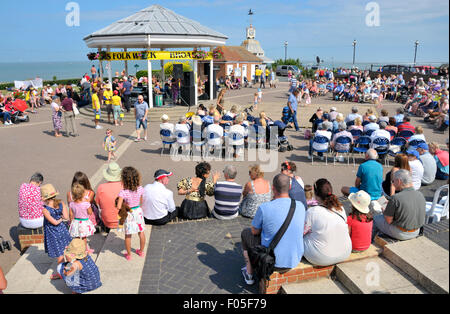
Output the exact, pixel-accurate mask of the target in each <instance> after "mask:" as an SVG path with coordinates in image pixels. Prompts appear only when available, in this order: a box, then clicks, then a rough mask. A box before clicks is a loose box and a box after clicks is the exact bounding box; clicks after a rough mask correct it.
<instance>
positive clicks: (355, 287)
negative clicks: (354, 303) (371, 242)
mask: <svg viewBox="0 0 450 314" xmlns="http://www.w3.org/2000/svg"><path fill="white" fill-rule="evenodd" d="M335 276H336V279H337V280H339V282H340V283H341V284H342V285H343V286H344V287H345V288H346V289H348V290H349V291H350V293H352V294H403V293H404V294H424V293H427V291H426V290H425V289H424V288H423V287H421V286H420V285H419V283H418V282H417V281H415V280H413V279H412V278H410V277H409V276H408V275H406V274H405V273H403V272H402V271H401V270H400V269H399V268H397V267H395V266H394V265H393V264H391V263H390V262H388V261H386V260H385V259H383V258H380V257H373V258H370V259H364V260H359V261H355V262H351V263H344V264H339V265H337V266H336V268H335Z"/></svg>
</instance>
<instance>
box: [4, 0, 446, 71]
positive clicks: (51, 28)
mask: <svg viewBox="0 0 450 314" xmlns="http://www.w3.org/2000/svg"><path fill="white" fill-rule="evenodd" d="M68 2H70V1H66V0H64V1H61V0H41V1H29V0H26V1H25V0H16V1H2V15H1V16H2V17H1V19H0V27H1V29H2V30H3V32H2V48H3V49H1V50H0V62H25V61H84V60H87V58H86V54H87V53H88V52H90V50H89V49H88V48H87V47H86V45H85V44H84V42H83V40H82V39H83V38H84V37H85V36H87V35H89V34H90V33H92V32H94V31H97V30H99V29H101V28H103V27H105V26H108V25H109V24H111V23H113V22H115V21H117V20H119V19H122V18H124V17H127V16H130V15H132V14H133V13H136V12H137V11H139V10H141V9H143V8H145V7H148V6H151V5H153V4H160V5H162V6H163V7H166V8H168V9H171V10H173V11H175V12H176V13H178V14H180V15H183V16H185V17H187V18H190V19H193V20H196V21H198V22H199V23H201V24H203V25H205V26H208V27H210V28H212V29H215V30H217V31H219V32H221V33H223V34H225V35H227V36H228V37H229V40H228V42H227V44H228V45H240V44H241V42H242V41H243V40H244V39H245V27H246V26H247V25H248V24H249V17H248V15H247V12H248V10H249V9H250V8H251V9H252V10H253V11H255V15H254V16H253V24H254V26H255V27H256V31H257V34H256V36H257V38H256V39H257V40H259V41H260V42H261V44H262V47H263V49H264V50H265V51H266V55H267V56H268V57H270V58H272V59H277V58H284V41H286V40H287V41H288V42H289V48H288V55H289V57H293V58H300V59H301V60H308V61H310V60H313V59H314V58H315V56H320V57H321V58H322V59H324V60H325V61H326V62H331V60H332V58H333V60H334V61H340V62H351V60H352V53H353V47H352V42H353V40H354V39H357V41H358V45H357V62H381V63H382V62H388V61H389V62H412V61H413V58H414V42H415V41H416V40H419V42H420V45H419V49H418V56H417V59H418V62H441V61H448V59H449V58H448V55H449V39H448V37H449V2H448V0H433V1H424V0H395V1H392V0H379V1H375V2H376V3H377V4H378V5H379V7H380V12H379V13H380V15H379V16H380V26H379V27H368V26H367V25H366V15H367V14H369V11H366V5H367V4H368V3H369V2H371V1H367V0H336V1H333V0H321V1H313V0H310V1H308V0H266V1H261V0H173V1H160V2H154V1H137V0H128V1H116V0H95V1H92V0H89V1H88V0H79V1H76V2H77V3H78V4H79V5H80V8H81V25H80V26H79V27H72V28H70V27H67V26H66V23H65V20H66V15H67V14H68V12H67V11H65V7H66V4H67V3H68ZM5 44H6V45H5ZM5 48H6V49H5Z"/></svg>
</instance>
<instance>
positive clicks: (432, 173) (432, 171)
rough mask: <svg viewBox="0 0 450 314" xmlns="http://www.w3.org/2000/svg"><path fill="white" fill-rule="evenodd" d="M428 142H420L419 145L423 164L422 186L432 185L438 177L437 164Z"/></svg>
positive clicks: (418, 148)
mask: <svg viewBox="0 0 450 314" xmlns="http://www.w3.org/2000/svg"><path fill="white" fill-rule="evenodd" d="M428 150H429V148H428V145H427V143H420V144H419V146H418V147H417V152H418V153H419V155H420V157H419V160H420V161H421V162H422V165H423V177H422V186H424V185H430V184H432V183H433V182H434V180H435V179H436V173H437V165H436V161H435V160H434V157H433V156H432V155H431V154H430V153H429V151H428Z"/></svg>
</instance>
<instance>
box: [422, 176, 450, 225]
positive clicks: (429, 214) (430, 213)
mask: <svg viewBox="0 0 450 314" xmlns="http://www.w3.org/2000/svg"><path fill="white" fill-rule="evenodd" d="M442 191H446V192H447V195H445V196H444V197H442V198H441V199H440V200H439V196H440V195H441V193H442ZM444 217H445V218H447V219H449V218H450V215H449V212H448V184H446V185H443V186H441V187H440V188H439V189H437V190H436V192H435V193H434V198H433V202H427V204H426V216H425V223H435V222H439V221H441V218H444Z"/></svg>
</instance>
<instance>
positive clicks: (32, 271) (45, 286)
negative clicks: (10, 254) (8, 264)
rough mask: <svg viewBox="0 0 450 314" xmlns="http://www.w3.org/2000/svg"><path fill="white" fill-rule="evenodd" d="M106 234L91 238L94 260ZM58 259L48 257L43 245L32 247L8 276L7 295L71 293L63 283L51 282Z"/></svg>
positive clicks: (90, 243)
mask: <svg viewBox="0 0 450 314" xmlns="http://www.w3.org/2000/svg"><path fill="white" fill-rule="evenodd" d="M105 239H106V237H105V234H101V233H98V234H95V235H93V236H92V237H90V238H89V245H90V247H91V248H92V249H94V251H95V252H94V254H93V255H92V258H93V259H94V260H96V259H97V257H98V254H99V253H100V251H101V248H102V247H103V244H104V242H105ZM56 266H57V263H56V259H54V258H50V257H48V255H47V254H46V253H45V247H44V244H43V243H40V244H34V245H32V246H30V247H29V248H28V249H27V250H26V251H25V253H24V254H23V255H22V256H21V257H20V259H19V260H18V261H17V263H16V264H15V265H14V266H13V268H12V269H11V270H10V271H9V272H8V274H6V276H5V277H6V280H8V288H7V289H6V290H5V291H4V292H5V293H7V294H34V293H38V294H41V293H42V294H58V293H70V291H69V290H68V289H67V288H66V287H65V285H64V283H63V282H62V281H60V280H59V281H50V275H51V274H53V273H54V272H55V271H56Z"/></svg>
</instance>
